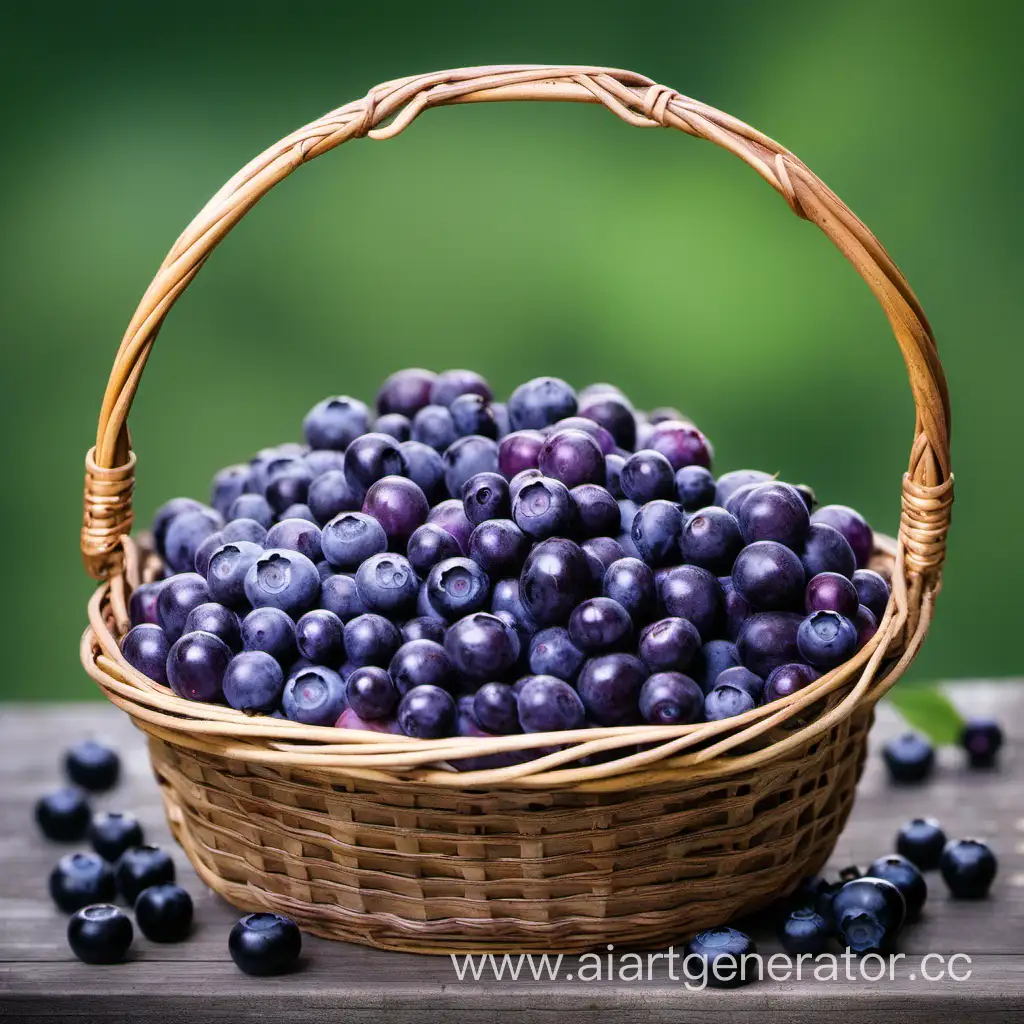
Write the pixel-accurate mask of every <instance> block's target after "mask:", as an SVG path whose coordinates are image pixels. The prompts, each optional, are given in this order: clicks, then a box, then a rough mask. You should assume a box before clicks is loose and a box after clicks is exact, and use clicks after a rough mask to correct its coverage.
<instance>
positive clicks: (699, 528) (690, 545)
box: [679, 505, 743, 576]
mask: <svg viewBox="0 0 1024 1024" xmlns="http://www.w3.org/2000/svg"><path fill="white" fill-rule="evenodd" d="M742 547H743V537H742V536H741V534H740V527H739V523H737V522H736V518H735V516H733V515H731V514H730V513H729V512H726V510H725V509H724V508H718V507H717V506H715V505H708V506H707V507H706V508H702V509H699V510H698V511H696V512H694V513H693V515H692V516H690V518H689V519H687V520H686V522H685V523H684V524H683V528H682V532H681V533H680V535H679V549H680V551H681V552H682V555H683V559H684V560H685V561H687V562H689V563H691V564H692V565H699V566H700V567H701V568H703V569H707V570H708V571H709V572H712V573H714V574H715V575H716V576H718V575H724V574H726V573H729V572H732V568H733V563H734V562H735V560H736V557H737V555H738V554H739V553H740V550H741V549H742Z"/></svg>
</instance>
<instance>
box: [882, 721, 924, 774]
mask: <svg viewBox="0 0 1024 1024" xmlns="http://www.w3.org/2000/svg"><path fill="white" fill-rule="evenodd" d="M882 759H883V760H884V761H885V767H886V768H887V769H888V771H889V778H890V779H891V780H892V781H893V782H898V783H906V782H910V783H917V782H924V781H925V780H926V779H927V778H928V777H929V776H930V775H931V774H932V769H933V768H934V767H935V748H934V747H933V746H932V744H931V741H930V740H929V739H928V737H927V736H923V735H922V734H921V733H919V732H910V731H908V732H904V733H901V734H900V735H898V736H894V737H893V738H892V739H891V740H889V741H888V742H887V743H886V744H885V746H883V747H882Z"/></svg>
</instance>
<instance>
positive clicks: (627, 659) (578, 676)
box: [122, 369, 889, 768]
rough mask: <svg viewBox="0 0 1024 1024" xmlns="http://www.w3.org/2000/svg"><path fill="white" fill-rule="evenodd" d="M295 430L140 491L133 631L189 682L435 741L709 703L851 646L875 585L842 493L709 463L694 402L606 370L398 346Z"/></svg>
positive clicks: (670, 712) (810, 672)
mask: <svg viewBox="0 0 1024 1024" xmlns="http://www.w3.org/2000/svg"><path fill="white" fill-rule="evenodd" d="M303 432H304V435H305V443H304V444H295V443H287V444H282V445H280V446H278V447H276V448H267V449H263V450H262V451H259V452H257V454H256V455H255V456H254V457H253V458H252V459H250V461H249V462H247V463H243V464H240V465H236V466H229V467H228V468H226V469H223V470H221V471H220V472H219V473H217V474H216V476H215V477H214V480H213V487H212V496H211V499H210V505H205V504H202V503H200V502H199V501H195V500H192V499H190V498H175V499H173V500H171V501H169V502H167V503H166V504H165V505H163V506H162V507H161V508H160V509H159V511H158V512H157V514H156V517H155V519H154V522H153V526H152V532H153V539H154V544H155V547H156V550H157V552H158V553H159V555H160V556H161V558H162V559H163V563H164V565H165V567H166V570H165V571H166V577H165V578H164V579H161V580H159V581H157V582H153V583H147V584H144V585H142V586H140V587H139V588H138V589H137V590H136V591H135V592H134V594H133V595H132V599H131V618H132V623H133V628H132V629H131V630H130V631H129V632H128V633H127V635H126V636H125V637H124V640H123V644H122V650H123V654H124V657H125V658H126V659H127V661H128V662H129V663H130V664H131V665H133V666H134V667H135V668H137V669H138V670H139V671H141V672H143V673H144V674H145V675H147V676H148V677H149V678H150V679H153V680H155V681H157V682H159V683H163V684H166V685H169V686H170V688H171V689H172V690H173V691H174V693H176V694H177V695H179V696H181V697H185V698H188V699H190V700H197V701H211V702H221V703H226V704H228V705H230V706H231V707H233V708H236V709H238V710H241V711H243V712H246V713H250V714H269V715H276V716H279V717H281V716H283V717H285V718H288V719H291V720H293V721H296V722H301V723H304V724H307V725H318V726H334V725H337V726H340V727H343V728H350V729H369V730H376V731H381V732H391V733H404V734H405V735H408V736H414V737H420V738H428V739H433V738H439V737H446V736H455V735H459V736H477V737H479V736H491V735H502V734H510V733H518V732H527V733H530V732H547V731H553V730H566V729H580V728H586V727H597V726H619V725H628V724H643V723H651V724H658V725H671V724H689V723H695V722H702V721H717V720H721V719H725V718H730V717H732V716H735V715H740V714H743V713H744V712H746V711H749V710H751V709H753V708H754V707H756V706H758V705H759V704H762V703H765V702H769V701H773V700H776V699H778V698H781V697H785V696H788V695H790V694H792V693H794V692H796V691H797V690H799V689H801V688H802V687H804V686H807V685H808V684H809V683H810V682H812V681H813V680H815V679H817V678H818V677H819V676H820V675H821V674H822V673H823V672H825V671H827V670H829V669H831V668H834V667H835V666H837V665H839V664H841V663H843V662H844V661H846V660H848V659H849V658H850V657H851V656H852V655H853V654H854V653H856V651H857V650H858V649H859V648H860V647H861V646H863V644H865V643H866V642H867V641H868V639H869V638H870V637H871V636H872V635H873V634H874V633H875V631H876V630H877V628H878V623H879V620H880V619H881V617H882V615H883V614H884V612H885V609H886V606H887V603H888V600H889V584H888V583H887V581H886V580H885V579H884V578H883V577H882V576H881V575H879V573H877V572H874V571H872V570H871V569H869V568H867V565H868V562H869V560H870V558H871V555H872V550H873V546H874V541H873V534H872V530H871V527H870V526H869V525H868V524H867V522H866V521H865V520H864V518H863V517H862V516H860V515H859V514H858V513H857V512H855V511H854V510H853V509H851V508H848V507H846V506H843V505H828V506H825V507H823V508H816V504H817V503H816V499H815V496H814V492H813V491H812V490H811V489H810V488H809V487H807V486H804V485H799V486H794V485H791V484H787V483H783V482H781V481H779V480H776V479H775V478H774V477H773V476H771V475H770V474H768V473H764V472H760V471H757V470H737V471H733V472H727V473H724V474H722V475H720V476H718V477H717V479H716V477H715V476H714V475H713V474H712V472H711V464H712V448H711V445H710V443H709V442H708V440H707V438H706V437H705V436H704V435H703V434H702V433H701V432H700V431H699V430H698V429H697V428H696V427H695V426H694V425H693V423H692V422H690V421H689V420H688V419H686V418H685V417H684V416H683V415H682V414H681V413H680V412H678V411H677V410H674V409H659V410H655V411H654V412H651V413H649V414H646V413H643V412H639V411H637V410H636V409H634V407H633V405H632V404H631V402H630V401H629V399H628V398H627V397H626V396H625V395H624V394H623V393H622V392H621V391H620V390H618V389H617V388H615V387H613V386H612V385H609V384H597V385H593V386H591V387H588V388H585V389H584V390H583V391H581V392H580V393H579V394H577V393H576V391H574V390H573V388H572V387H570V386H569V385H568V384H567V383H566V382H565V381H563V380H559V379H557V378H553V377H540V378H537V379H535V380H531V381H528V382H527V383H525V384H522V385H521V386H519V387H518V388H516V389H515V391H513V392H512V394H511V396H510V397H509V399H508V402H507V403H500V402H495V401H493V395H492V392H491V388H490V387H489V386H488V384H487V382H486V381H485V380H484V379H483V378H482V377H480V376H479V375H478V374H476V373H473V372H471V371H468V370H450V371H447V372H445V373H440V374H436V373H433V372H430V371H427V370H420V369H410V370H403V371H400V372H398V373H395V374H393V375H392V376H391V377H389V378H388V379H387V380H386V381H385V382H384V385H383V386H382V388H381V390H380V393H379V394H378V396H377V402H376V416H374V415H373V414H372V413H371V410H370V409H369V408H368V407H367V405H365V404H364V403H363V402H361V401H359V400H358V399H355V398H349V397H334V398H327V399H325V400H324V401H322V402H320V403H319V404H318V405H316V406H315V407H314V408H313V409H312V410H311V411H310V412H309V414H308V415H307V416H306V417H305V420H304V422H303ZM532 756H536V754H535V752H532V751H531V752H525V753H524V752H515V753H509V754H504V755H491V757H490V759H489V760H487V761H486V763H487V764H491V765H495V764H498V763H510V762H512V761H514V760H516V759H522V758H524V757H532ZM502 758H503V759H504V760H501V759H502ZM483 763H484V762H483V761H474V762H473V763H472V764H471V763H470V760H469V759H465V760H464V761H463V762H462V763H461V765H460V767H464V768H465V767H474V766H475V767H479V766H481V765H482V764H483Z"/></svg>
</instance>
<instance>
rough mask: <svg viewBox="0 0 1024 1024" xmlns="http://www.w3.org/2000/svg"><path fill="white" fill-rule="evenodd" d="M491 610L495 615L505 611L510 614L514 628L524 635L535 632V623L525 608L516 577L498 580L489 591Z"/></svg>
mask: <svg viewBox="0 0 1024 1024" xmlns="http://www.w3.org/2000/svg"><path fill="white" fill-rule="evenodd" d="M491 611H492V612H494V614H495V615H497V614H498V613H499V612H507V613H508V614H509V615H511V616H512V618H513V620H514V621H515V624H516V629H517V630H518V631H519V632H520V633H522V634H523V635H524V636H532V635H533V634H534V633H536V632H537V623H536V622H534V621H533V617H532V616H531V615H530V613H529V612H528V611H527V610H526V605H524V604H523V599H522V595H521V594H520V591H519V580H518V579H507V580H498V582H497V583H495V584H494V588H493V590H492V591H491Z"/></svg>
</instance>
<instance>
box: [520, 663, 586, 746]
mask: <svg viewBox="0 0 1024 1024" xmlns="http://www.w3.org/2000/svg"><path fill="white" fill-rule="evenodd" d="M516 702H517V707H518V716H519V725H520V727H521V728H522V730H523V732H561V731H562V730H566V729H582V728H583V726H584V725H585V724H586V712H585V711H584V707H583V702H582V700H581V699H580V695H579V694H578V693H577V692H576V691H575V690H574V689H573V688H572V687H571V686H570V685H569V684H568V683H567V682H564V681H563V680H561V679H556V678H555V677H554V676H546V675H535V676H529V677H527V679H526V680H525V681H524V682H523V684H522V685H521V686H520V687H519V692H518V693H517V694H516Z"/></svg>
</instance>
